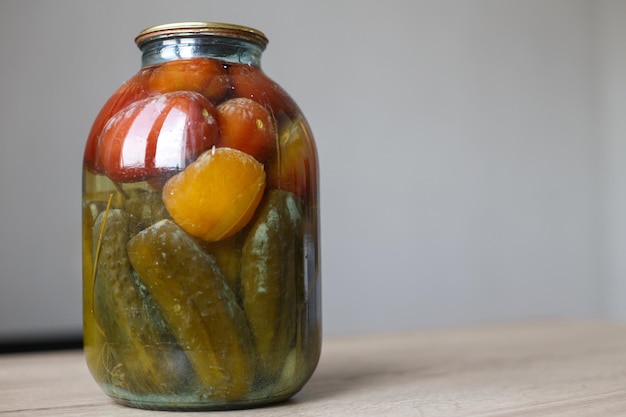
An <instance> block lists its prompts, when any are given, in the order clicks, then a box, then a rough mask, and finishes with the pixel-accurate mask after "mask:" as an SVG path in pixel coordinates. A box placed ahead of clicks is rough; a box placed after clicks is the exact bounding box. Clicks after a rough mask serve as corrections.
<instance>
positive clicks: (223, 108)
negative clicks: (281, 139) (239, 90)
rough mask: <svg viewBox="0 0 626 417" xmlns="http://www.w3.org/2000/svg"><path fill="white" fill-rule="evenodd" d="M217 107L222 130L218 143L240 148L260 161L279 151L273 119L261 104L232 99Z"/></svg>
mask: <svg viewBox="0 0 626 417" xmlns="http://www.w3.org/2000/svg"><path fill="white" fill-rule="evenodd" d="M215 110H216V112H217V122H218V123H219V125H220V131H221V134H220V137H219V138H218V139H217V141H216V146H218V147H219V146H224V147H227V148H234V149H238V150H240V151H243V152H245V153H247V154H248V155H251V156H253V157H254V158H255V159H256V160H257V161H260V162H264V161H265V160H267V159H268V158H269V157H270V156H272V155H274V154H275V153H276V147H277V146H278V144H277V137H276V127H275V126H274V118H273V117H272V115H271V113H270V112H269V111H268V110H267V109H266V108H265V107H263V106H262V105H261V104H259V103H257V102H256V101H254V100H252V99H249V98H243V97H242V98H233V99H230V100H227V101H225V102H223V103H221V104H220V105H218V106H217V107H216V109H215Z"/></svg>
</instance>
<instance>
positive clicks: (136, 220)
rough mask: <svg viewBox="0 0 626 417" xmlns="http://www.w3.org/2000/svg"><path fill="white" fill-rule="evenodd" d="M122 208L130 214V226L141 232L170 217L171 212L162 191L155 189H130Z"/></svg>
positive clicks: (133, 230) (135, 231)
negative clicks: (162, 197) (164, 203)
mask: <svg viewBox="0 0 626 417" xmlns="http://www.w3.org/2000/svg"><path fill="white" fill-rule="evenodd" d="M125 193H126V198H125V199H123V201H122V208H123V209H124V211H126V212H127V213H128V214H129V215H130V219H131V220H130V228H131V231H132V232H134V233H137V232H140V231H141V230H143V229H145V228H146V227H148V226H150V225H152V224H154V223H156V222H157V221H159V220H163V219H169V218H170V216H169V213H168V212H167V210H166V209H165V205H163V201H162V200H161V193H160V192H157V191H154V190H143V189H130V190H128V191H126V192H125Z"/></svg>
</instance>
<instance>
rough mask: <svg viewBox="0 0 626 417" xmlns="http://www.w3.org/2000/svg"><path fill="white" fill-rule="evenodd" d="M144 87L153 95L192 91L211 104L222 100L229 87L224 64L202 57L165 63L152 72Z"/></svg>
mask: <svg viewBox="0 0 626 417" xmlns="http://www.w3.org/2000/svg"><path fill="white" fill-rule="evenodd" d="M148 85H149V88H150V90H152V91H154V92H157V93H169V92H172V91H195V92H196V93H200V94H202V95H204V96H205V97H206V98H208V99H209V100H211V101H212V102H216V101H218V100H219V99H221V98H222V97H224V95H225V94H226V92H227V91H228V88H229V87H230V85H229V82H228V74H227V72H226V68H225V67H224V65H223V64H222V63H220V62H219V61H217V60H213V59H206V58H192V59H181V60H176V61H169V62H165V63H164V64H163V65H161V66H159V67H158V68H156V69H155V71H154V72H153V73H152V75H151V77H150V81H149V83H148Z"/></svg>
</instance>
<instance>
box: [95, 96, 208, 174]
mask: <svg viewBox="0 0 626 417" xmlns="http://www.w3.org/2000/svg"><path fill="white" fill-rule="evenodd" d="M218 134H219V128H218V126H217V120H216V118H215V108H214V107H213V105H212V104H211V102H210V101H209V100H207V99H206V98H205V97H204V96H202V95H200V94H198V93H193V92H187V91H183V92H175V93H167V94H160V95H156V96H153V97H149V98H147V99H144V100H141V101H138V102H135V103H133V104H131V105H130V106H128V107H126V108H125V109H123V110H121V111H120V112H118V113H117V114H116V115H115V116H113V117H112V118H111V119H110V120H109V121H108V123H107V124H106V126H105V127H104V128H103V129H102V133H101V135H100V141H99V149H98V156H97V163H98V167H101V169H102V171H103V172H104V174H105V175H106V176H108V177H109V178H110V179H112V180H113V181H118V182H136V181H141V180H145V179H150V178H154V177H157V176H164V175H167V174H175V173H176V172H178V171H180V170H182V169H184V168H185V166H187V164H188V163H190V162H191V161H193V160H194V159H196V157H197V156H198V155H199V154H200V153H201V152H203V151H205V150H206V149H209V148H210V147H211V146H213V144H214V142H215V139H216V138H217V136H218Z"/></svg>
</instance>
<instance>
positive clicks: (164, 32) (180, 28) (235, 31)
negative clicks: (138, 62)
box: [135, 22, 269, 49]
mask: <svg viewBox="0 0 626 417" xmlns="http://www.w3.org/2000/svg"><path fill="white" fill-rule="evenodd" d="M195 36H222V37H229V38H236V39H242V40H246V41H251V42H255V43H257V44H258V45H259V46H261V47H262V48H263V49H265V47H266V46H267V43H268V42H269V41H268V39H267V37H266V36H265V34H264V33H263V32H261V31H260V30H257V29H253V28H251V27H247V26H240V25H232V24H229V23H216V22H180V23H167V24H164V25H157V26H152V27H149V28H147V29H144V30H142V31H141V32H140V33H139V35H137V37H136V38H135V43H136V44H137V46H139V48H141V47H142V46H143V45H144V44H145V43H146V42H149V41H153V40H157V39H164V38H172V37H195Z"/></svg>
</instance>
